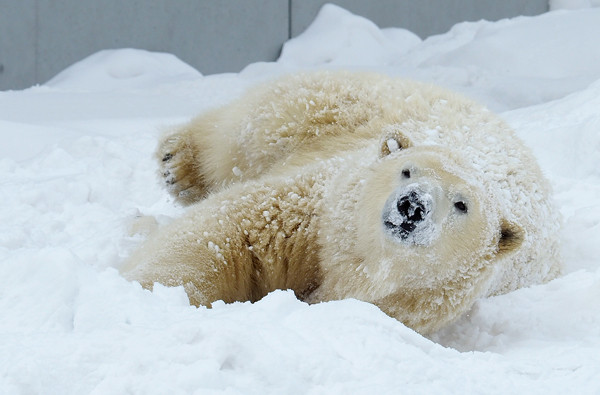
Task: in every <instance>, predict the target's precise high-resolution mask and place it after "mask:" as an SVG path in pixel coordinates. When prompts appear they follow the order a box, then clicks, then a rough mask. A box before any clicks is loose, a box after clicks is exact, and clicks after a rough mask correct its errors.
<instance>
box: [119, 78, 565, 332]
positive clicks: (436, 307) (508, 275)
mask: <svg viewBox="0 0 600 395" xmlns="http://www.w3.org/2000/svg"><path fill="white" fill-rule="evenodd" d="M158 161H159V164H160V166H161V170H160V171H161V174H162V175H163V177H164V180H165V182H166V184H167V186H168V188H169V190H170V191H171V193H172V194H173V195H174V196H175V198H176V199H178V200H179V201H180V202H182V203H184V204H192V203H193V205H192V206H191V207H190V208H189V212H188V213H187V214H186V215H185V216H183V217H182V218H180V219H178V220H176V221H174V223H172V224H171V225H169V226H166V227H165V228H164V229H162V230H160V231H159V232H157V233H156V234H155V235H153V236H151V237H150V239H149V240H148V241H147V242H146V243H145V245H144V246H143V247H142V248H141V249H140V250H139V251H138V252H137V253H135V254H134V256H133V257H132V258H131V259H130V261H129V262H128V263H127V264H126V265H125V266H124V268H123V270H122V271H123V273H124V275H125V276H126V277H128V278H130V279H135V280H138V281H140V282H141V283H142V285H144V286H145V287H148V288H151V287H152V285H153V283H154V282H160V283H163V284H165V285H168V286H177V285H183V286H184V288H185V290H186V292H187V293H188V296H189V298H190V302H191V303H192V304H194V305H208V306H209V305H210V304H211V303H212V302H214V301H216V300H224V301H226V302H233V301H245V300H250V301H255V300H258V299H260V298H262V297H263V296H264V295H266V294H267V293H268V292H270V291H272V290H275V289H293V290H294V291H295V292H296V295H297V296H298V297H299V298H301V299H302V300H305V301H307V302H309V303H316V302H321V301H328V300H335V299H341V298H348V297H352V298H357V299H361V300H364V301H368V302H372V303H375V304H376V305H377V306H379V307H380V308H381V309H382V310H383V311H385V312H386V313H388V314H389V315H391V316H393V317H395V318H397V319H399V320H400V321H402V322H403V323H405V324H406V325H408V326H410V327H412V328H414V329H415V330H417V331H419V332H421V333H430V332H432V331H435V330H437V329H439V328H441V327H442V326H443V325H445V324H447V323H449V322H450V321H452V320H453V319H455V318H457V317H458V316H459V315H460V314H462V313H463V312H465V311H467V310H468V309H469V308H470V306H471V305H472V303H473V302H474V301H475V300H476V299H477V298H478V297H482V296H488V295H494V294H499V293H504V292H508V291H511V290H514V289H516V288H519V287H522V286H527V285H530V284H535V283H540V282H545V281H548V280H550V279H552V278H554V277H555V276H557V274H558V273H559V271H560V260H559V251H558V242H557V240H558V236H557V233H558V229H559V222H560V221H559V218H558V214H557V213H556V211H555V210H554V208H553V206H552V204H551V202H550V198H549V186H548V183H547V181H546V180H545V179H544V177H543V176H542V174H541V171H540V169H539V167H538V165H537V164H536V162H535V160H534V158H533V156H532V154H531V152H530V151H529V150H528V149H527V148H526V147H524V146H523V144H522V143H521V141H519V139H518V138H517V137H516V136H515V134H514V133H513V132H512V130H511V129H510V128H509V127H508V126H507V125H506V124H505V123H503V122H502V121H501V120H500V119H499V118H497V117H496V116H494V115H493V114H491V113H490V112H489V111H487V110H486V109H485V108H483V107H481V106H480V105H478V104H475V103H474V102H472V101H470V100H467V99H465V98H463V97H460V96H458V95H456V94H453V93H450V92H448V91H445V90H442V89H440V88H437V87H433V86H429V85H424V84H418V83H415V82H408V81H403V80H397V79H391V78H388V77H385V76H382V75H377V74H367V73H346V72H315V73H306V74H296V75H291V76H287V77H284V78H282V79H280V80H277V81H275V82H270V83H267V84H264V85H262V86H258V87H255V88H253V89H252V90H251V91H250V92H248V93H247V94H246V95H245V96H243V97H242V98H241V99H239V100H237V101H235V102H234V103H231V104H230V105H227V106H225V107H222V108H218V109H216V110H213V111H210V112H208V113H206V114H203V115H201V116H200V117H198V118H196V119H194V120H192V121H191V122H190V123H189V124H187V125H185V126H183V127H181V128H179V129H177V130H175V131H172V132H170V133H168V134H167V135H166V136H165V137H164V139H163V140H162V142H161V143H160V144H159V149H158Z"/></svg>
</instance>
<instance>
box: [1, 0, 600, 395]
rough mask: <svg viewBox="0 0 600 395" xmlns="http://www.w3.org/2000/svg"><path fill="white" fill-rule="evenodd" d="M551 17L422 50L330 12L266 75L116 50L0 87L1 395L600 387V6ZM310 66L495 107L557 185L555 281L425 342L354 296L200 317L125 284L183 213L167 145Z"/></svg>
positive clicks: (461, 29) (180, 296)
mask: <svg viewBox="0 0 600 395" xmlns="http://www.w3.org/2000/svg"><path fill="white" fill-rule="evenodd" d="M551 5H552V7H553V9H555V10H556V11H552V12H549V13H547V14H544V15H540V16H536V17H518V18H513V19H508V20H502V21H498V22H487V21H480V22H474V23H473V22H472V23H461V24H458V25H456V26H455V27H453V28H452V29H451V30H450V31H449V32H448V33H446V34H442V35H439V36H435V37H430V38H428V39H426V40H424V41H421V40H419V39H418V38H416V36H414V35H413V34H412V33H410V32H407V31H405V30H402V29H392V30H387V29H386V30H381V29H379V28H378V27H377V26H376V25H374V24H373V23H372V22H370V21H368V20H366V19H364V18H362V17H359V16H355V15H352V14H351V13H349V12H347V11H345V10H342V9H340V8H338V7H335V6H326V7H325V8H324V9H323V10H322V12H321V13H320V14H319V16H318V18H317V20H316V21H315V23H314V24H313V25H312V26H311V27H309V28H308V29H307V31H306V32H305V33H304V34H302V35H300V36H299V37H297V38H295V39H293V40H290V41H289V42H288V43H287V44H286V47H285V49H284V51H283V53H282V55H281V59H280V60H279V61H278V62H271V63H256V64H252V65H249V66H248V67H247V68H246V69H245V70H244V71H242V72H241V73H239V74H220V75H211V76H202V75H201V74H200V72H197V71H195V70H193V69H192V68H191V67H190V66H188V65H185V64H184V63H182V62H181V61H179V60H178V59H176V58H175V57H174V56H172V55H168V54H156V53H149V52H146V51H140V50H133V49H126V50H111V51H103V52H101V53H98V54H95V55H92V56H91V57H89V58H87V59H84V60H82V61H81V62H79V63H77V64H75V65H73V66H72V67H70V68H68V69H66V70H65V71H63V72H62V73H60V74H59V75H58V76H56V77H55V78H53V79H52V80H51V81H49V82H48V83H47V84H45V85H42V86H37V87H32V88H30V89H26V90H23V91H7V92H0V133H1V134H2V141H3V143H2V145H0V174H1V177H0V199H1V201H2V203H3V204H2V205H0V279H2V286H1V287H0V317H1V319H0V356H1V358H0V393H2V394H26V393H40V394H41V393H44V394H83V393H89V394H112V393H134V394H163V393H171V394H188V393H202V394H204V393H227V394H237V393H243V394H265V393H289V394H301V393H302V394H304V393H311V394H321V393H323V394H325V393H326V394H336V393H359V394H360V393H364V394H367V393H369V394H371V393H377V392H380V393H398V392H402V393H465V392H466V393H501V394H504V393H516V392H518V393H540V394H541V393H543V394H549V393H555V394H559V393H567V392H573V391H575V392H577V393H579V394H597V393H600V309H599V308H598V301H599V300H600V261H599V258H598V257H599V256H600V243H598V241H599V240H600V167H599V166H598V163H600V112H599V111H598V108H600V41H599V39H598V37H600V9H597V8H584V9H580V7H581V6H585V7H590V6H594V5H598V4H597V2H596V1H592V0H589V1H567V0H562V1H558V0H555V1H551ZM303 68H349V69H367V70H374V71H380V72H384V73H389V74H393V75H397V76H404V77H409V78H416V79H420V80H425V81H431V82H434V83H437V84H441V85H445V86H448V87H451V88H453V89H455V90H458V91H461V92H464V93H466V94H468V95H471V96H472V97H475V98H478V99H479V100H481V101H483V102H484V103H486V104H487V105H488V106H489V107H490V108H491V109H493V110H495V111H498V112H501V115H502V116H503V117H504V118H505V119H506V120H507V121H508V122H509V123H511V124H512V125H513V126H514V127H515V129H516V130H517V133H518V134H519V136H520V137H521V138H522V139H523V140H524V141H525V143H526V144H528V145H529V146H531V147H532V149H533V151H534V153H535V155H536V157H537V158H538V160H539V162H540V164H541V166H542V169H543V171H544V172H545V173H546V174H547V176H548V178H549V179H550V181H551V183H552V185H553V187H554V189H555V194H556V200H557V202H558V204H559V207H560V209H561V212H562V213H563V216H564V236H563V241H564V257H565V273H564V275H562V276H561V277H560V278H558V279H556V280H554V281H552V282H550V283H548V284H544V285H539V286H534V287H531V288H528V289H521V290H518V291H516V292H512V293H509V294H506V295H502V296H498V297H494V298H489V299H485V300H480V301H478V302H477V303H476V305H475V306H474V308H473V309H472V310H471V311H470V312H469V313H468V314H466V315H465V316H464V317H462V318H461V319H459V321H458V322H456V323H455V324H453V325H450V326H449V327H447V328H445V329H443V330H442V331H440V332H439V333H437V334H435V335H433V336H432V337H431V338H430V339H426V338H424V337H422V336H420V335H419V334H417V333H415V332H414V331H412V330H410V329H408V328H406V327H404V326H403V325H402V324H401V323H399V322H397V321H395V320H393V319H391V318H389V317H387V316H386V315H385V314H383V313H382V312H380V311H379V310H378V309H377V308H376V307H374V306H373V305H370V304H367V303H363V302H358V301H355V300H344V301H339V302H329V303H323V304H319V305H312V306H308V305H306V304H304V303H302V302H299V301H298V300H296V299H295V298H294V297H293V294H292V293H291V292H287V291H277V292H274V293H272V294H270V295H269V296H267V297H266V298H265V299H263V300H262V301H260V302H258V303H255V304H250V303H235V304H231V305H225V304H217V306H215V308H214V309H212V310H208V309H204V308H199V309H198V308H195V307H190V306H189V305H188V303H187V298H186V295H185V293H184V291H183V290H182V289H181V288H165V287H161V286H158V287H156V289H155V290H154V292H148V291H145V290H143V289H142V288H141V287H140V286H139V285H138V284H135V283H129V282H127V281H125V280H124V279H123V278H122V277H121V276H120V275H119V274H118V271H117V269H118V267H119V266H120V265H121V264H122V263H123V261H124V260H125V258H126V257H127V256H128V255H129V254H130V253H131V251H132V250H133V249H134V248H135V247H136V246H137V245H139V243H140V241H141V240H142V239H143V238H144V237H145V233H146V232H147V229H145V227H149V226H153V224H154V226H155V224H156V223H158V224H159V225H160V224H165V223H167V222H169V221H170V220H171V219H172V218H173V217H176V216H178V215H180V214H181V213H182V212H183V209H182V208H181V207H177V206H175V205H174V204H173V202H172V201H171V200H170V199H169V198H168V196H167V193H166V191H164V190H163V189H162V188H161V187H160V185H159V184H158V182H157V179H156V175H155V172H156V165H155V163H154V160H153V158H152V151H153V149H154V146H155V142H156V138H157V136H158V134H159V133H160V131H161V130H162V129H163V128H165V127H168V126H169V125H173V124H177V123H180V122H183V121H185V120H186V119H187V118H189V117H191V116H193V115H195V114H197V113H198V112H199V111H201V110H203V109H207V108H210V107H214V106H217V105H219V104H222V103H225V102H227V101H228V100H231V99H233V98H235V97H237V96H239V94H240V93H241V92H242V91H243V90H244V89H245V88H247V87H248V86H250V85H251V84H253V83H256V82H258V81H261V80H264V79H267V78H270V77H273V76H275V75H278V74H281V73H284V72H289V71H293V70H297V69H303ZM148 218H151V219H148ZM154 218H155V219H154ZM140 221H142V222H140ZM140 223H143V224H145V225H144V226H141V225H140ZM215 247H216V246H215Z"/></svg>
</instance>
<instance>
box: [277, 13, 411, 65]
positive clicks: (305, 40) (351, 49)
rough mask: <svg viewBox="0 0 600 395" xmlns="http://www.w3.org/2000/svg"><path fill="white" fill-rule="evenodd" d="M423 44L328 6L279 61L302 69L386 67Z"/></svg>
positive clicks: (401, 32)
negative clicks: (345, 66)
mask: <svg viewBox="0 0 600 395" xmlns="http://www.w3.org/2000/svg"><path fill="white" fill-rule="evenodd" d="M420 43H421V39H420V38H419V37H418V36H417V35H416V34H414V33H412V32H409V31H408V30H404V29H396V28H394V29H384V30H380V29H379V28H378V27H377V25H375V24H374V23H373V22H371V21H370V20H368V19H366V18H363V17H361V16H357V15H354V14H352V13H351V12H349V11H346V10H345V9H343V8H341V7H338V6H336V5H333V4H325V5H324V6H323V7H322V8H321V10H320V11H319V14H318V15H317V17H316V19H315V20H314V21H313V23H312V24H311V25H310V26H309V27H308V28H307V29H306V30H305V31H304V32H303V33H302V34H300V35H299V36H298V37H296V38H293V39H291V40H289V41H288V42H286V43H285V45H284V46H283V49H282V51H281V56H280V57H279V59H278V62H279V63H282V64H293V65H295V66H301V67H314V66H320V65H332V66H341V65H352V66H355V67H356V66H374V65H382V64H383V65H385V64H387V63H389V62H390V61H391V60H392V59H394V58H395V57H397V56H399V55H400V54H403V53H405V52H407V51H409V50H410V49H411V48H414V47H415V46H417V45H418V44H420ZM307 49H310V50H308V51H307Z"/></svg>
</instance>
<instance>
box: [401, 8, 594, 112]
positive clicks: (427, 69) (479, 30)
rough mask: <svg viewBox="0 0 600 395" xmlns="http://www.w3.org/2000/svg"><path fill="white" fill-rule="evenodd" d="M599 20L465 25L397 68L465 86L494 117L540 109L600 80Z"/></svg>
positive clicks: (589, 14)
mask: <svg viewBox="0 0 600 395" xmlns="http://www.w3.org/2000/svg"><path fill="white" fill-rule="evenodd" d="M599 20H600V9H589V10H585V11H579V12H564V11H563V12H551V13H547V14H544V15H540V16H537V17H518V18H514V19H509V20H502V21H499V22H487V21H480V22H465V23H461V24H458V25H456V26H454V27H453V28H452V29H451V30H450V31H449V32H448V33H446V34H443V35H439V36H433V37H430V38H428V39H427V40H425V41H424V43H423V45H422V46H420V47H419V48H418V49H417V50H414V51H411V52H410V54H409V55H408V56H405V57H403V58H401V59H398V61H397V62H395V63H394V65H395V66H396V67H400V68H402V69H408V70H411V69H415V68H417V69H419V73H418V75H417V76H418V77H421V78H424V79H431V80H433V81H435V82H437V83H441V84H443V85H446V86H451V87H460V88H462V89H461V90H463V91H465V92H467V93H473V94H472V95H473V96H476V97H478V98H480V99H483V100H484V101H486V102H488V103H489V104H491V105H492V107H493V108H495V109H496V110H507V109H514V108H518V107H524V106H528V105H534V104H538V103H542V102H546V101H549V100H553V99H558V98H560V97H563V96H565V95H566V94H568V93H570V92H572V91H574V90H578V89H583V88H585V87H587V86H588V85H589V84H590V83H592V82H593V81H595V80H597V79H598V78H600V45H598V39H597V38H598V37H600V23H598V21H599ZM569 43H575V44H573V45H571V44H569ZM481 90H484V91H485V92H486V94H487V95H488V96H485V97H481V96H480V95H479V92H481Z"/></svg>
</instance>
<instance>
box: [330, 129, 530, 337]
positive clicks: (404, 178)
mask: <svg viewBox="0 0 600 395" xmlns="http://www.w3.org/2000/svg"><path fill="white" fill-rule="evenodd" d="M380 154H381V159H380V160H378V161H376V162H374V163H372V164H371V165H370V166H368V168H367V173H361V177H360V180H359V181H356V182H355V183H354V186H353V187H352V192H350V193H355V194H356V196H354V202H355V206H354V209H353V211H354V213H355V214H354V215H355V216H354V220H355V221H356V222H355V223H354V226H353V227H347V229H353V231H355V232H356V234H355V235H354V236H353V237H352V238H353V242H352V247H351V249H352V250H353V252H351V253H350V254H351V255H352V257H353V259H354V262H356V268H355V269H354V270H355V271H356V272H358V273H360V274H359V275H360V276H362V277H361V278H363V279H365V281H364V282H365V283H367V285H366V286H365V287H364V290H365V292H364V294H358V293H357V294H356V295H349V296H354V297H357V298H363V299H364V298H366V297H369V295H370V296H371V297H374V300H372V301H373V302H375V303H376V304H377V305H379V306H380V308H382V309H383V310H384V311H386V312H387V313H388V314H390V315H392V316H396V317H397V318H398V319H400V320H401V321H403V322H404V323H405V324H407V325H408V326H410V327H412V328H415V329H417V330H419V331H421V332H430V331H432V330H435V329H437V328H439V327H440V326H441V325H443V324H445V323H447V322H449V321H451V320H453V319H454V318H456V317H457V315H459V314H460V313H462V312H464V311H465V310H466V309H467V308H468V307H469V306H470V305H471V304H472V302H473V301H474V299H476V298H477V297H480V296H483V295H484V294H485V293H486V292H487V289H488V287H489V284H490V280H491V279H492V277H493V275H494V274H495V270H498V268H497V267H496V266H498V267H501V265H495V263H499V262H500V260H502V259H504V258H506V257H508V256H510V254H511V252H513V251H516V250H517V249H518V248H519V246H520V245H521V243H522V241H523V237H524V234H523V233H524V232H523V231H522V230H521V229H520V228H519V227H518V226H517V225H515V224H513V223H511V222H510V221H508V220H506V219H505V218H503V215H502V214H501V213H502V210H501V208H500V207H501V206H502V205H501V202H500V201H499V200H498V194H497V193H496V191H497V190H496V189H495V188H494V187H493V186H492V185H490V183H489V182H487V181H486V178H485V175H484V174H482V171H481V170H480V169H477V168H476V167H475V166H474V165H473V164H471V163H468V162H466V161H465V160H464V158H462V157H461V156H460V153H458V152H455V151H454V150H452V149H451V148H448V147H442V146H433V145H432V146H415V147H411V146H410V142H408V141H406V140H404V141H402V140H398V139H396V140H393V141H389V140H388V141H384V143H383V145H382V146H381V150H380ZM340 212H341V211H340ZM340 237H341V236H340ZM343 259H346V260H347V259H348V257H346V258H343Z"/></svg>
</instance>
